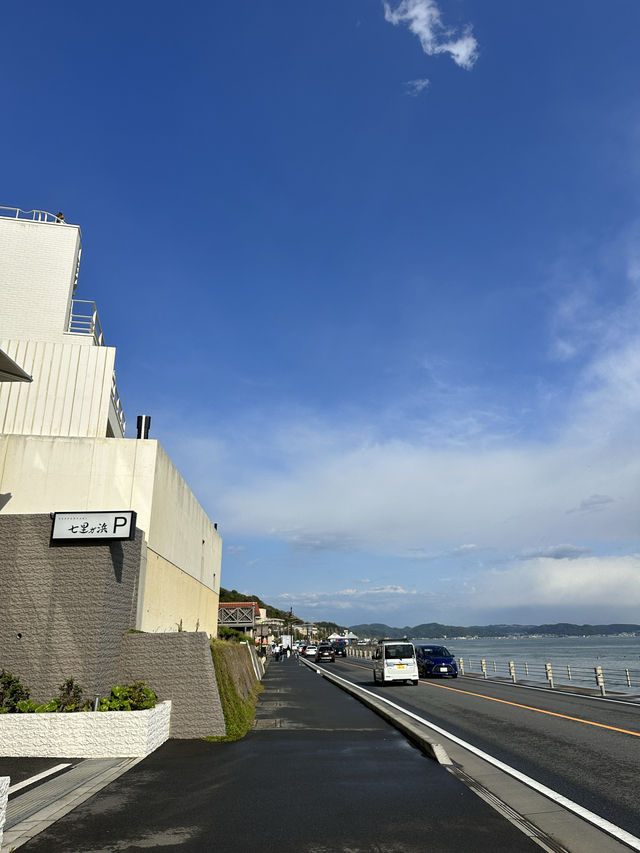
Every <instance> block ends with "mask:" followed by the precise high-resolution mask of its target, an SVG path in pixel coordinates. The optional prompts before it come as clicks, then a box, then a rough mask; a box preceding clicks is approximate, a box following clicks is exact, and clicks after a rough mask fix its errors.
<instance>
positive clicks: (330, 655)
mask: <svg viewBox="0 0 640 853" xmlns="http://www.w3.org/2000/svg"><path fill="white" fill-rule="evenodd" d="M335 659H336V656H335V653H334V651H333V648H332V647H331V645H330V644H329V643H320V645H319V646H318V650H317V651H316V663H320V662H321V661H323V660H331V661H334V660H335Z"/></svg>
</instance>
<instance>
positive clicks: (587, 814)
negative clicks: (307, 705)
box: [331, 673, 640, 850]
mask: <svg viewBox="0 0 640 853" xmlns="http://www.w3.org/2000/svg"><path fill="white" fill-rule="evenodd" d="M331 675H332V676H333V677H334V678H336V679H338V680H339V681H344V683H345V684H349V685H350V686H351V687H355V688H356V689H357V690H361V691H362V692H363V693H366V694H367V696H372V697H373V698H374V699H377V700H378V701H380V702H384V703H385V704H386V705H389V706H390V707H391V708H395V709H396V710H397V711H400V712H401V713H403V714H406V715H407V716H408V717H411V718H412V719H414V720H417V721H418V722H419V723H422V725H424V726H426V727H427V728H429V729H432V730H433V731H434V732H438V734H441V735H443V737H446V738H448V739H449V740H451V741H453V742H454V743H457V744H458V746H461V747H463V748H464V749H468V750H469V752H472V753H473V754H474V755H477V756H478V757H479V758H482V759H483V760H484V761H487V762H488V763H489V764H492V765H493V766H494V767H497V768H498V769H499V770H502V771H503V772H504V773H508V774H509V776H513V778H514V779H518V781H520V782H522V783H523V784H525V785H528V786H529V787H530V788H533V789H534V791H538V793H540V794H543V795H544V796H545V797H548V798H549V799H550V800H553V802H554V803H558V804H559V805H561V806H563V807H564V808H565V809H568V810H569V811H570V812H573V813H574V814H576V815H578V817H581V818H582V819H583V820H586V821H588V822H589V823H592V824H593V825H594V826H597V827H598V829H602V830H603V831H604V832H607V833H609V835H612V836H613V837H614V838H617V839H618V840H619V841H622V842H623V843H624V844H627V845H628V846H629V847H631V849H632V850H640V838H638V837H637V836H635V835H632V834H631V833H630V832H627V831H626V830H624V829H621V828H620V827H619V826H616V825H615V824H614V823H610V821H608V820H605V818H603V817H600V815H597V814H595V813H594V812H592V811H589V809H585V808H584V807H583V806H580V805H578V803H574V802H573V800H570V799H568V798H567V797H564V796H563V795H562V794H558V793H557V792H556V791H554V790H552V789H551V788H547V786H546V785H543V784H542V783H541V782H537V781H536V780H535V779H532V778H531V777H530V776H526V775H525V774H524V773H521V772H520V771H519V770H516V769H515V767H510V766H509V765H508V764H505V763H504V762H503V761H499V760H498V759H497V758H494V757H493V756H492V755H489V754H488V753H487V752H483V751H482V750H481V749H478V747H477V746H473V744H470V743H468V742H467V741H465V740H462V738H459V737H457V735H454V734H451V733H450V732H448V731H447V730H446V729H442V728H440V726H436V724H435V723H430V722H429V721H428V720H425V719H424V718H423V717H419V716H418V715H417V714H414V713H413V711H408V710H407V709H406V708H403V707H402V706H401V705H396V703H395V702H392V701H391V700H390V699H386V698H385V697H384V696H380V695H379V694H377V693H373V692H372V691H371V690H367V688H366V687H361V686H360V685H359V684H354V682H353V681H349V680H348V679H347V678H343V677H342V676H341V675H336V674H335V673H331Z"/></svg>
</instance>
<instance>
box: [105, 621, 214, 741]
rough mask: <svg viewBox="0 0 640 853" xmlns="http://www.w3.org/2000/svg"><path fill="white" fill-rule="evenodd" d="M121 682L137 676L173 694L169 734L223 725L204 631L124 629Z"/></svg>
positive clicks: (190, 734)
mask: <svg viewBox="0 0 640 853" xmlns="http://www.w3.org/2000/svg"><path fill="white" fill-rule="evenodd" d="M119 673H120V681H121V682H122V683H130V682H131V681H132V680H133V679H135V678H140V679H142V680H143V681H145V682H146V683H147V685H148V686H149V687H151V688H152V689H153V690H155V692H156V693H157V694H158V698H159V699H171V708H172V710H171V737H174V738H197V737H206V736H208V735H224V734H225V731H226V730H225V724H224V714H223V712H222V705H221V703H220V696H219V693H218V684H217V681H216V673H215V670H214V667H213V658H212V657H211V649H210V647H209V640H208V638H207V635H206V634H205V633H203V632H197V633H196V632H194V633H187V632H181V633H175V634H127V635H125V637H124V638H123V643H122V652H121V660H120V670H119Z"/></svg>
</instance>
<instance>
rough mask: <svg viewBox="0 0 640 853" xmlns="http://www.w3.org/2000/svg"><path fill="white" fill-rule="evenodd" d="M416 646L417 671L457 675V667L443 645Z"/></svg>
mask: <svg viewBox="0 0 640 853" xmlns="http://www.w3.org/2000/svg"><path fill="white" fill-rule="evenodd" d="M414 646H415V647H416V660H417V661H418V673H419V674H420V675H422V676H427V675H440V676H443V675H450V676H451V677H452V678H457V677H458V667H457V665H456V662H455V660H454V658H453V655H452V654H451V652H450V651H449V649H446V648H445V647H444V646H427V645H424V646H423V645H418V644H417V643H414Z"/></svg>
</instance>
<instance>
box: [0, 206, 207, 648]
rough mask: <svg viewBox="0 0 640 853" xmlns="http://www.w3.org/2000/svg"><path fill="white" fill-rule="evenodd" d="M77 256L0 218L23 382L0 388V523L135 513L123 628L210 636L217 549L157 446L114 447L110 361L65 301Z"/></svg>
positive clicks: (0, 327)
mask: <svg viewBox="0 0 640 853" xmlns="http://www.w3.org/2000/svg"><path fill="white" fill-rule="evenodd" d="M81 252H82V249H81V234H80V228H79V227H78V226H77V225H71V224H68V223H66V222H65V221H64V220H63V219H61V218H59V216H57V215H52V214H50V213H46V212H44V211H29V212H23V211H21V210H19V209H17V208H6V207H5V208H2V207H0V352H2V353H4V354H6V356H8V361H7V362H6V366H7V365H8V367H9V368H10V367H11V364H13V365H14V367H15V366H18V365H19V368H22V372H23V373H25V374H27V375H30V376H32V377H33V381H32V382H28V381H7V382H0V523H1V521H2V517H3V515H12V516H13V515H30V514H48V513H52V512H56V511H80V510H85V511H88V510H117V511H119V510H125V509H132V510H135V511H136V512H137V526H138V528H139V529H140V530H141V531H142V532H143V534H144V542H145V548H144V549H143V563H142V565H141V566H140V579H139V587H138V592H137V616H136V620H135V626H132V627H135V628H137V629H139V630H143V631H154V632H155V631H160V632H164V631H176V630H177V629H178V626H180V628H181V629H183V630H191V631H193V630H198V629H199V630H201V631H206V632H207V633H208V634H212V635H214V636H215V634H216V633H217V620H218V599H219V591H220V570H221V560H222V540H221V537H220V535H219V534H218V531H217V526H216V525H214V524H213V522H211V521H210V519H209V518H208V517H207V515H206V513H205V511H204V510H203V508H202V507H201V506H200V504H199V503H198V501H197V500H196V498H195V496H194V495H193V493H192V492H191V490H190V489H189V487H188V485H187V484H186V482H185V481H184V479H183V478H182V477H181V475H180V474H179V472H178V471H177V470H176V468H175V467H174V465H173V464H172V462H171V460H170V459H169V458H168V456H167V455H166V453H165V452H164V451H163V449H162V447H161V446H160V444H159V443H158V442H157V441H155V440H152V439H127V438H125V437H124V436H125V425H126V424H125V417H124V411H123V407H122V404H121V402H120V398H119V395H118V390H117V386H116V381H115V358H116V350H115V348H114V347H110V346H107V345H106V343H105V339H104V335H103V333H102V329H101V327H100V322H99V319H98V313H97V310H96V307H95V304H94V303H93V302H91V301H89V300H79V299H76V296H75V295H76V289H77V287H78V276H79V268H80V258H81ZM0 368H2V363H0ZM11 369H12V370H13V368H11ZM21 378H23V379H24V376H23V377H21ZM27 378H28V377H27ZM0 663H1V661H0Z"/></svg>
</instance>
